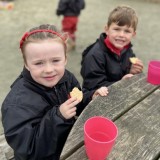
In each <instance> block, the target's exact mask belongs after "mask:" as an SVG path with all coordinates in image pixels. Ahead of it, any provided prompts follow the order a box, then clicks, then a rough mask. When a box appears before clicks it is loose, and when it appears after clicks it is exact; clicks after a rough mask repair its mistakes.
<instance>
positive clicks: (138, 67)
mask: <svg viewBox="0 0 160 160" xmlns="http://www.w3.org/2000/svg"><path fill="white" fill-rule="evenodd" d="M142 70H143V63H142V61H141V60H140V59H137V60H136V62H135V63H134V64H132V65H131V69H130V73H131V74H138V73H141V72H142Z"/></svg>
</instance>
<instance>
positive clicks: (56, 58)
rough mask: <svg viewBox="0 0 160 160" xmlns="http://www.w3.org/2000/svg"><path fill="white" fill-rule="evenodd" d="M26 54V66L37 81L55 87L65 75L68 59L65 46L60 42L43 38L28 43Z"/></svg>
mask: <svg viewBox="0 0 160 160" xmlns="http://www.w3.org/2000/svg"><path fill="white" fill-rule="evenodd" d="M24 54H25V58H26V64H25V67H26V68H27V69H28V70H29V71H30V74H31V76H32V78H33V79H34V80H35V81H36V82H37V83H39V84H41V85H43V86H46V87H53V86H55V85H56V84H57V83H58V82H59V80H60V79H61V78H62V77H63V75H64V72H65V66H66V63H67V60H66V57H65V51H64V46H63V44H61V43H60V42H57V41H54V40H42V41H39V42H33V43H28V44H27V45H26V47H25V53H24Z"/></svg>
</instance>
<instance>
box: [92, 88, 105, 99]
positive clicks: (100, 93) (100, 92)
mask: <svg viewBox="0 0 160 160" xmlns="http://www.w3.org/2000/svg"><path fill="white" fill-rule="evenodd" d="M107 95H108V88H107V87H101V88H99V89H97V90H96V91H95V92H94V94H93V96H92V99H95V98H96V97H97V96H107Z"/></svg>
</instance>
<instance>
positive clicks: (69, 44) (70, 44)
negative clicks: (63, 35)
mask: <svg viewBox="0 0 160 160" xmlns="http://www.w3.org/2000/svg"><path fill="white" fill-rule="evenodd" d="M75 48H76V42H75V41H74V40H72V39H68V41H67V52H70V51H73V50H75Z"/></svg>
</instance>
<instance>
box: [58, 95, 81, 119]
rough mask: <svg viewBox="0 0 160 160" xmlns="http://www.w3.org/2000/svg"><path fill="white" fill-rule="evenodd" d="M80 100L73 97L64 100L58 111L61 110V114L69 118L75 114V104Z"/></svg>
mask: <svg viewBox="0 0 160 160" xmlns="http://www.w3.org/2000/svg"><path fill="white" fill-rule="evenodd" d="M79 102H80V101H79V100H78V99H77V98H75V97H73V98H70V99H68V100H67V101H65V102H64V103H63V104H61V105H60V107H59V111H60V112H61V114H62V116H63V117H64V118H66V119H70V118H72V117H74V116H75V115H76V109H77V107H76V105H77V104H78V103H79Z"/></svg>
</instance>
